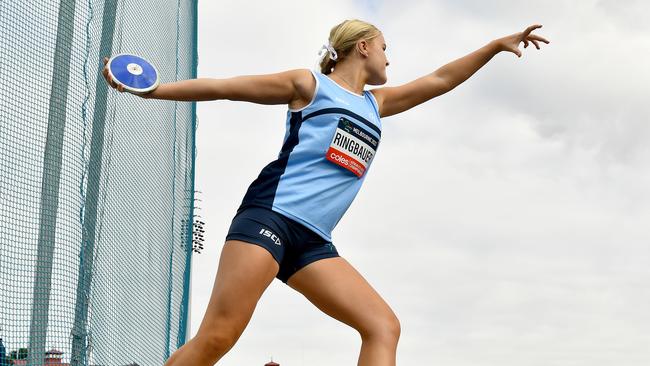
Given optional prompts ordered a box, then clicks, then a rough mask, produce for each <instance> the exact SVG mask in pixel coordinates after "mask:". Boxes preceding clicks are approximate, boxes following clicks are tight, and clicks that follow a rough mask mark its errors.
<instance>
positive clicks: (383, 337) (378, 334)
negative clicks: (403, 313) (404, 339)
mask: <svg viewBox="0 0 650 366" xmlns="http://www.w3.org/2000/svg"><path fill="white" fill-rule="evenodd" d="M358 331H359V333H360V334H361V338H362V339H364V340H370V339H372V340H380V341H382V342H387V343H397V341H398V340H399V337H400V334H401V333H402V326H401V324H400V321H399V319H398V318H397V316H395V314H392V313H391V314H386V315H383V316H378V317H376V318H374V319H373V321H372V322H371V324H367V325H366V326H364V327H362V328H361V329H358Z"/></svg>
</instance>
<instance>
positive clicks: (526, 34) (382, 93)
mask: <svg viewBox="0 0 650 366" xmlns="http://www.w3.org/2000/svg"><path fill="white" fill-rule="evenodd" d="M541 27H542V26H541V25H539V24H536V25H531V26H530V27H528V28H526V30H524V31H523V32H519V33H514V34H512V35H510V36H507V37H503V38H499V39H495V40H493V41H491V42H490V43H488V44H487V45H485V46H483V47H481V48H479V49H478V50H476V51H474V52H472V53H470V54H468V55H466V56H464V57H462V58H459V59H457V60H455V61H452V62H450V63H448V64H446V65H444V66H442V67H440V68H439V69H438V70H436V71H434V72H432V73H431V74H429V75H426V76H423V77H421V78H419V79H416V80H413V81H411V82H410V83H407V84H404V85H400V86H396V87H384V88H377V89H372V90H371V92H372V93H373V95H374V96H375V99H377V104H378V105H379V114H380V115H381V116H382V117H386V116H392V115H394V114H397V113H401V112H404V111H406V110H408V109H411V108H413V107H415V106H416V105H418V104H421V103H424V102H426V101H428V100H430V99H433V98H435V97H437V96H439V95H442V94H445V93H446V92H448V91H450V90H452V89H454V88H455V87H457V86H458V85H460V84H462V83H463V82H464V81H465V80H467V79H469V77H470V76H472V75H473V74H474V73H475V72H476V71H478V70H479V69H480V68H481V67H483V65H485V64H486V63H487V62H488V61H490V60H491V59H492V57H493V56H494V55H496V54H497V53H499V52H501V51H508V52H512V53H514V54H515V55H517V57H521V51H520V50H519V43H521V42H524V48H526V47H528V42H529V41H530V42H532V43H533V44H535V47H537V49H540V48H539V43H538V41H541V42H544V43H549V41H548V40H546V39H545V38H543V37H540V36H538V35H535V34H530V33H531V32H532V31H533V30H535V29H537V28H541Z"/></svg>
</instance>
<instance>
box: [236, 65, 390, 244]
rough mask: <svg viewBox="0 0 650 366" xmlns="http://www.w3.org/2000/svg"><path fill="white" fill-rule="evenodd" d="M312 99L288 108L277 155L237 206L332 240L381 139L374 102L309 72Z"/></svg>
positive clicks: (377, 113) (370, 97)
mask: <svg viewBox="0 0 650 366" xmlns="http://www.w3.org/2000/svg"><path fill="white" fill-rule="evenodd" d="M312 74H313V75H314V78H316V90H315V93H314V97H313V99H312V101H311V102H310V103H309V104H308V105H307V106H305V107H303V108H301V109H299V110H291V109H289V110H288V111H287V122H286V133H285V138H284V143H283V145H282V149H281V151H280V154H279V155H278V158H277V159H276V160H275V161H273V162H271V163H270V164H269V165H267V166H266V167H264V169H263V170H262V172H261V173H260V175H259V176H258V177H257V179H255V181H253V183H252V184H251V185H250V187H249V189H248V191H247V193H246V195H245V196H244V199H243V201H242V204H241V206H240V210H241V209H243V208H245V207H250V206H260V207H266V208H270V209H272V210H273V211H275V212H278V213H280V214H282V215H285V216H286V217H289V218H290V219H292V220H295V221H297V222H299V223H301V224H303V225H305V226H306V227H308V228H309V229H311V230H313V231H314V232H316V233H317V234H319V235H320V236H321V237H323V238H324V239H326V240H328V241H331V240H332V239H331V232H332V229H334V227H335V226H336V224H337V223H338V222H339V220H340V219H341V217H342V216H343V214H344V213H345V211H346V210H347V209H348V207H349V206H350V204H351V203H352V201H353V200H354V197H355V196H356V195H357V192H358V191H359V189H360V188H361V185H362V184H363V181H364V180H365V177H366V174H367V169H368V168H369V166H370V164H371V162H372V159H373V158H374V155H375V153H376V150H377V147H378V144H379V140H380V138H381V122H380V116H379V110H378V107H377V102H376V101H375V99H374V96H373V95H372V93H371V92H369V91H367V90H366V91H364V94H363V95H358V94H355V93H352V92H351V91H348V90H346V89H344V88H343V87H341V86H340V85H338V84H337V83H335V82H334V81H333V80H332V79H330V78H329V77H328V76H327V75H323V74H321V73H316V72H313V71H312Z"/></svg>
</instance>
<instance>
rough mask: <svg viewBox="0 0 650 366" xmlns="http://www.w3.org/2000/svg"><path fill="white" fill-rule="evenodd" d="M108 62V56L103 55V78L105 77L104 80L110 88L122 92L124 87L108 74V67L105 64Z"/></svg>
mask: <svg viewBox="0 0 650 366" xmlns="http://www.w3.org/2000/svg"><path fill="white" fill-rule="evenodd" d="M107 63H108V57H104V69H103V70H102V74H103V75H104V79H106V82H107V83H108V85H110V86H111V88H113V89H116V90H117V91H119V92H120V93H123V92H124V87H123V86H122V85H119V84H117V83H116V82H115V81H113V79H111V76H110V75H109V74H108V67H106V64H107Z"/></svg>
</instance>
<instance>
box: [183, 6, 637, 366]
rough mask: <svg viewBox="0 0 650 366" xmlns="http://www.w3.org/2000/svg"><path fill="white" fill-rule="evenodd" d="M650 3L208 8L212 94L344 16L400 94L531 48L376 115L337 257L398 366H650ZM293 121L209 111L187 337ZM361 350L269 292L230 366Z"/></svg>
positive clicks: (313, 42) (266, 111)
mask: <svg viewBox="0 0 650 366" xmlns="http://www.w3.org/2000/svg"><path fill="white" fill-rule="evenodd" d="M648 13H650V3H649V2H647V1H641V0H638V1H633V0H625V1H614V0H601V1H597V0H579V1H568V0H567V1H549V0H544V1H541V0H540V1H537V0H534V1H533V0H530V1H514V0H509V1H506V0H497V1H489V2H488V1H481V0H476V1H468V0H463V1H458V0H457V1H415V0H401V1H399V2H398V1H393V2H389V1H370V0H367V1H360V0H358V1H352V0H346V1H338V0H329V1H318V2H316V1H199V76H200V77H212V78H225V77H231V76H236V75H246V74H265V73H274V72H280V71H284V70H288V69H294V68H312V67H313V66H314V65H315V63H316V61H317V52H318V50H319V48H320V47H321V45H322V44H323V43H325V42H326V41H327V37H328V35H329V30H330V29H331V27H333V26H334V25H336V24H338V23H340V22H341V21H343V20H345V19H351V18H360V19H364V20H367V21H369V22H371V23H373V24H375V25H377V26H378V27H379V28H380V29H381V30H382V32H383V34H384V37H385V39H386V43H387V45H388V50H387V54H388V58H389V61H390V66H389V67H388V69H387V72H388V83H387V85H400V84H402V83H405V82H408V81H410V80H412V79H414V78H417V77H420V76H422V75H425V74H427V73H430V72H433V71H434V70H435V69H437V68H438V67H440V66H442V65H444V64H446V63H447V62H450V61H453V60H455V59H457V58H459V57H462V56H464V55H466V54H468V53H470V52H472V51H474V50H476V49H478V48H480V47H482V46H483V45H485V44H486V43H488V42H489V41H490V40H492V39H496V38H500V37H503V36H506V35H510V34H512V33H515V32H519V31H522V30H524V29H525V28H526V27H527V26H529V25H531V24H535V23H540V24H543V28H541V29H539V30H537V31H535V33H537V34H539V35H542V36H544V37H546V38H547V39H549V40H550V41H551V43H550V44H549V45H545V44H542V45H541V47H542V50H536V49H535V48H534V46H532V44H531V46H530V47H529V48H526V49H524V48H523V44H522V45H521V49H522V51H523V57H521V58H517V57H516V56H515V55H514V54H512V53H501V54H498V55H496V56H495V57H494V58H493V59H492V61H490V62H489V63H488V64H487V65H486V66H484V67H483V68H482V69H481V70H479V71H478V72H477V73H476V74H475V75H474V76H473V77H472V78H470V79H469V80H468V81H466V82H465V83H463V84H462V85H460V86H459V87H458V88H456V89H455V90H453V91H451V92H449V93H447V94H445V95H442V96H440V97H438V98H435V99H433V100H431V101H429V102H427V103H425V104H423V105H420V106H418V107H416V108H414V109H412V110H410V111H407V112H404V113H402V114H399V115H397V116H392V117H388V118H384V119H383V120H382V122H383V133H382V141H381V146H380V148H379V150H378V154H377V156H376V158H375V159H374V162H373V165H372V168H371V169H370V170H369V173H368V177H367V179H366V181H365V184H364V187H363V188H362V189H361V192H360V193H359V195H358V196H357V199H356V200H355V202H354V203H353V204H352V206H351V207H350V209H349V210H348V212H347V214H346V216H345V217H344V218H343V219H342V220H341V222H340V223H339V225H338V227H337V228H336V229H335V230H334V233H333V239H334V244H335V245H336V247H337V248H338V250H339V253H340V254H341V255H342V256H343V257H345V258H346V259H347V260H348V261H349V262H351V263H352V264H353V265H354V266H355V267H356V268H357V269H358V270H359V271H360V272H361V273H362V274H363V275H364V276H365V278H366V279H367V280H368V281H369V282H370V283H371V284H372V285H373V287H374V288H375V289H377V291H378V292H379V293H380V294H381V295H382V297H383V298H384V299H385V300H386V301H387V302H388V303H389V304H390V305H391V307H392V308H393V310H394V311H395V313H396V314H397V316H398V317H399V319H400V321H401V324H402V336H401V339H400V344H399V347H398V364H400V365H445V366H461V365H473V366H474V365H499V366H510V365H513V366H514V365H517V366H521V365H527V366H528V365H540V366H541V365H544V366H549V365H571V366H574V365H585V366H587V365H589V366H598V365H603V366H604V365H607V366H610V365H617V366H628V365H648V364H650V349H649V348H648V345H649V344H650V313H649V312H648V309H649V308H650V289H649V288H650V286H649V285H650V269H649V268H648V264H649V262H650V249H649V246H648V244H649V243H650V230H649V229H648V226H649V225H648V224H649V223H650V196H649V195H648V186H649V185H650V168H649V166H650V165H649V164H650V149H649V147H648V141H649V139H650V126H649V123H648V122H649V116H650V106H649V103H648V96H650V90H649V89H650V87H649V86H648V85H650V73H649V71H648V65H650V26H649V24H650V23H648V22H647V14H648ZM285 116H286V106H264V105H256V104H251V103H243V102H231V101H212V102H201V103H199V105H198V118H199V126H198V131H197V149H198V153H197V168H196V189H198V190H201V191H202V192H203V193H202V194H201V195H200V196H199V198H200V199H202V202H200V203H199V207H200V210H198V211H197V213H198V214H200V215H201V216H202V217H203V218H204V221H205V222H206V226H205V229H206V235H205V238H206V242H205V250H204V251H203V252H202V253H201V254H198V255H194V257H193V263H192V265H193V278H192V281H193V284H192V285H193V286H192V309H191V311H192V319H191V323H192V332H191V333H192V335H194V334H195V332H196V330H197V329H198V326H199V324H200V321H201V319H202V317H203V314H204V312H205V309H206V307H207V303H208V300H209V296H210V291H211V289H212V284H213V281H214V276H215V273H216V270H217V263H218V260H219V254H220V251H221V248H222V246H223V241H224V238H225V235H226V231H227V229H228V226H229V225H230V221H231V219H232V217H233V215H234V214H235V211H236V209H237V207H238V206H239V204H240V202H241V199H242V197H243V195H244V193H245V192H246V189H247V188H248V185H249V184H250V183H251V182H252V181H253V179H255V177H257V175H258V173H259V172H260V170H261V169H262V168H263V167H264V166H265V165H266V164H267V163H269V162H270V161H272V160H273V159H275V158H276V156H277V153H278V152H279V150H280V147H281V144H282V138H283V136H284V133H285V131H284V125H285ZM359 346H360V338H359V336H358V334H357V333H356V331H355V330H353V329H352V328H349V327H348V326H347V325H344V324H342V323H339V322H338V321H336V320H334V319H331V318H329V317H328V316H326V315H324V314H322V313H321V312H320V311H319V310H318V309H316V308H315V307H314V306H313V305H312V304H311V303H309V302H308V301H307V300H306V299H305V298H304V297H303V296H302V295H300V294H298V293H297V292H295V291H293V290H292V289H291V288H289V287H288V286H286V285H284V284H283V283H282V282H280V281H279V280H274V282H273V283H272V284H271V286H270V287H269V289H268V290H267V292H266V293H265V294H264V296H263V297H262V299H261V301H260V303H259V304H258V307H257V310H256V312H255V314H254V315H253V318H252V320H251V323H250V324H249V326H248V328H247V329H246V331H245V332H244V334H243V335H242V337H241V338H240V340H239V342H238V343H237V345H236V346H235V347H234V348H233V349H232V350H231V351H230V352H229V353H228V354H227V355H226V356H225V357H224V358H223V359H222V361H221V362H220V363H219V364H220V365H224V366H235V365H237V366H240V365H250V366H257V365H259V366H261V365H263V364H264V363H265V362H267V361H269V359H270V357H271V356H273V358H274V360H275V361H276V362H279V363H280V364H281V365H282V366H299V365H305V366H306V365H309V366H320V365H323V366H324V365H356V361H357V356H358V351H359Z"/></svg>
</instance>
